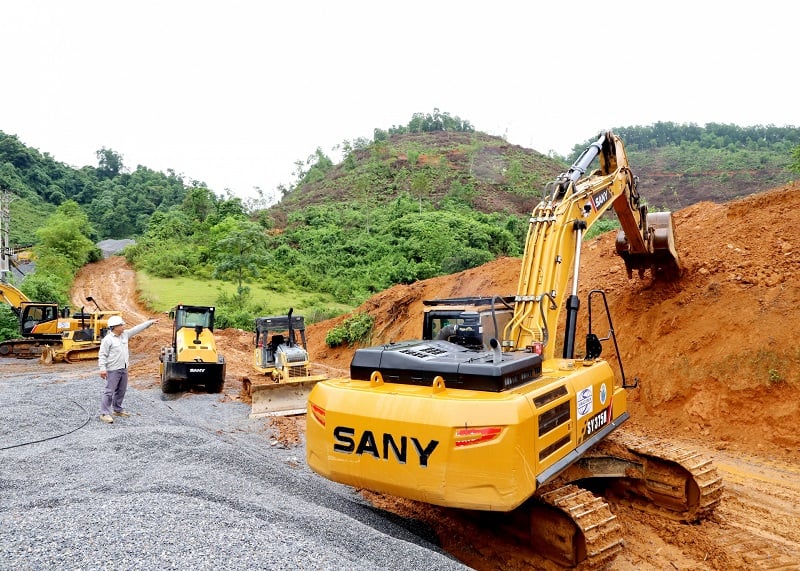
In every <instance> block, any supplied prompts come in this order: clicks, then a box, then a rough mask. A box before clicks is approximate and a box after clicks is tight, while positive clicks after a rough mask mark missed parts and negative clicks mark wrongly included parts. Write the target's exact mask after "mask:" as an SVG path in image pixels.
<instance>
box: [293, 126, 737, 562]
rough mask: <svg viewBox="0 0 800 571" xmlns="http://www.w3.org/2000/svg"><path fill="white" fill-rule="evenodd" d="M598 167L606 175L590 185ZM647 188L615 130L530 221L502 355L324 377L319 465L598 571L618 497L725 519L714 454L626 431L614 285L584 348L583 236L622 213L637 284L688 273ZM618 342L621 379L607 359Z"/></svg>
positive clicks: (401, 349)
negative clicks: (580, 342) (480, 520)
mask: <svg viewBox="0 0 800 571" xmlns="http://www.w3.org/2000/svg"><path fill="white" fill-rule="evenodd" d="M595 158H599V162H600V167H599V168H598V169H597V170H595V171H593V172H591V174H589V175H585V173H586V171H587V169H588V168H589V166H590V165H591V164H592V162H593V161H594V159H595ZM637 182H638V181H637V178H636V177H634V175H633V173H632V172H631V169H630V166H629V165H628V161H627V157H626V154H625V150H624V146H623V144H622V141H621V140H620V139H619V138H618V137H617V136H616V135H614V134H613V133H611V132H607V133H603V134H601V135H600V136H599V138H598V139H597V140H596V141H595V142H593V143H592V144H591V145H590V146H589V147H588V148H587V149H586V150H585V151H584V152H583V154H582V155H581V156H580V157H579V158H578V159H577V160H576V161H575V163H574V164H573V165H572V166H571V168H570V169H569V170H568V171H567V172H566V173H563V174H561V175H559V176H558V177H557V178H556V180H555V181H553V182H551V183H550V184H548V186H547V187H546V188H545V196H544V198H543V199H542V200H541V202H540V203H539V204H538V205H537V206H536V208H535V209H534V211H533V213H532V215H531V218H530V224H529V229H528V235H527V239H526V244H525V252H524V255H523V259H522V264H521V271H520V277H519V282H518V291H517V294H516V295H515V296H514V301H513V308H514V309H513V316H512V317H511V319H510V320H509V321H508V323H507V324H506V326H505V328H504V329H503V333H502V338H501V339H491V340H490V341H489V345H490V348H489V350H486V349H483V348H478V349H469V348H467V347H465V346H463V345H461V344H456V343H451V342H449V341H446V340H443V339H431V340H421V341H403V342H399V343H391V344H387V345H382V346H378V347H370V348H363V349H358V350H357V351H356V352H355V354H354V356H353V359H352V362H351V365H350V378H349V379H330V380H327V381H321V382H319V383H317V385H316V386H315V387H314V389H313V390H312V392H311V394H310V396H309V401H308V413H309V414H308V418H307V421H306V459H307V462H308V465H309V466H310V467H311V469H312V470H313V471H315V472H316V473H318V474H320V475H322V476H324V477H325V478H328V479H330V480H333V481H336V482H340V483H343V484H347V485H350V486H353V487H356V488H361V489H368V490H372V491H375V492H380V493H386V494H391V495H394V496H399V497H404V498H409V499H412V500H416V501H421V502H426V503H430V504H435V505H439V506H445V507H449V508H459V509H463V510H470V511H471V512H472V511H474V510H477V511H479V512H487V513H491V512H506V513H505V514H504V517H503V518H501V519H500V523H499V524H498V523H497V522H495V523H494V525H501V526H503V528H504V529H505V530H507V531H508V532H509V533H511V534H513V535H514V536H516V537H518V538H519V539H520V541H522V542H525V543H527V544H529V545H530V546H532V547H533V548H534V549H535V550H536V551H538V552H539V553H541V554H542V555H544V556H546V557H548V558H550V559H552V560H553V561H556V562H558V563H560V564H562V565H566V566H575V565H578V564H580V563H582V564H583V568H584V569H597V568H601V567H604V566H606V565H607V564H608V563H610V562H611V561H612V560H613V559H614V558H615V557H616V555H617V554H618V553H619V552H620V550H621V549H622V546H623V540H624V537H623V533H622V527H621V526H620V524H619V523H618V522H617V521H616V517H615V516H614V514H613V512H612V511H611V508H610V506H609V504H608V501H612V502H613V501H614V499H616V498H620V497H623V498H624V499H625V501H626V502H630V503H633V504H635V505H642V506H645V507H646V508H647V509H649V510H655V511H658V512H661V513H663V514H665V515H667V516H668V517H671V518H675V519H679V520H682V521H696V520H698V519H700V518H703V517H706V516H707V515H708V514H709V513H711V512H712V510H713V509H714V508H715V507H716V505H718V503H719V501H720V498H721V496H722V490H723V485H722V481H721V479H720V477H719V476H718V474H717V471H716V468H715V467H714V466H713V465H712V464H711V462H710V461H709V460H708V459H707V458H705V457H703V456H702V455H700V454H697V453H695V452H693V451H690V450H685V449H681V448H679V447H677V446H674V445H672V444H670V443H664V442H657V441H652V440H649V439H645V438H636V437H633V436H631V435H629V434H626V431H625V430H620V427H621V426H622V425H623V424H624V423H625V421H627V420H628V419H629V412H628V406H627V392H626V391H627V389H630V388H633V387H635V386H636V385H637V383H638V380H634V381H633V382H631V381H628V380H627V379H626V378H625V374H624V371H623V368H622V363H621V360H620V359H619V350H618V348H617V338H616V333H615V332H614V329H613V323H612V320H611V315H610V313H609V310H608V305H607V303H606V300H605V295H604V293H603V291H602V290H600V289H593V290H591V291H590V292H589V293H588V295H587V307H586V317H587V318H588V319H587V321H588V324H587V325H586V348H585V351H584V352H583V354H582V355H576V351H575V337H576V332H577V330H578V326H577V323H578V315H579V310H580V300H579V298H578V284H579V278H580V249H581V242H582V239H583V235H584V232H585V231H586V230H587V229H588V228H589V227H590V226H591V225H592V224H593V223H594V222H596V221H597V220H598V219H599V218H600V217H601V216H602V215H603V214H604V213H605V212H607V211H608V210H609V209H610V208H612V207H613V209H614V211H615V212H616V215H617V217H618V219H619V223H620V226H621V230H620V231H619V233H618V236H617V241H616V251H617V253H618V254H619V255H620V256H621V257H622V258H623V260H624V262H625V266H626V269H627V270H628V274H629V277H632V272H633V271H634V270H636V271H638V272H639V274H640V275H642V276H643V275H644V273H645V272H646V271H647V270H649V271H650V272H651V273H652V277H653V280H654V283H657V282H659V281H661V280H671V279H677V278H678V277H679V276H680V272H681V267H680V263H679V260H678V256H677V252H676V250H675V245H674V235H673V230H672V218H671V214H670V213H668V212H666V213H648V212H647V207H646V205H645V204H644V203H643V202H642V201H641V199H640V196H639V193H638V190H637ZM562 309H566V312H565V314H564V316H563V317H564V319H563V323H560V321H559V318H560V317H561V311H562ZM598 314H599V315H598ZM598 324H600V325H599V326H600V327H603V329H604V331H607V334H606V335H604V336H603V337H602V338H601V336H599V335H598V334H597V333H596V332H595V331H596V330H597V329H598ZM605 327H607V329H605ZM560 332H563V341H562V342H561V343H560V348H561V353H560V355H557V339H556V336H557V334H558V333H560ZM604 342H611V343H613V348H614V352H615V353H616V357H617V359H616V361H617V362H616V363H615V365H614V366H616V368H617V369H618V373H617V372H615V369H614V366H612V364H611V363H610V362H609V361H607V360H605V359H603V358H601V352H602V349H603V343H604Z"/></svg>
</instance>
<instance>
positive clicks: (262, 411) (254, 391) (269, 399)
mask: <svg viewBox="0 0 800 571" xmlns="http://www.w3.org/2000/svg"><path fill="white" fill-rule="evenodd" d="M323 379H325V376H324V375H319V376H314V377H305V378H304V379H302V380H297V381H289V382H282V383H273V382H271V381H265V382H262V383H253V382H252V381H250V380H249V379H247V380H245V381H243V382H244V384H245V392H249V396H250V399H251V405H250V406H251V408H250V418H260V417H264V416H291V415H295V414H305V413H306V409H307V407H308V395H309V394H310V393H311V389H313V388H314V385H316V384H317V383H318V382H319V381H321V380H323ZM248 385H249V387H248Z"/></svg>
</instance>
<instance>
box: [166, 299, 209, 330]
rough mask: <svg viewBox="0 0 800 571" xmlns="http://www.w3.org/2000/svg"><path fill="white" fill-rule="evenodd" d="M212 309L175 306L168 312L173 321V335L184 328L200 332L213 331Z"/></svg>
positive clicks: (197, 306) (195, 306)
mask: <svg viewBox="0 0 800 571" xmlns="http://www.w3.org/2000/svg"><path fill="white" fill-rule="evenodd" d="M214 309H215V308H214V307H209V306H200V305H176V306H175V307H173V308H172V309H171V310H170V312H169V317H170V319H172V321H173V328H174V331H173V332H174V333H176V334H177V333H178V331H179V330H181V329H183V328H184V327H188V328H189V329H194V330H196V329H197V328H198V327H199V328H200V331H202V330H203V329H208V330H209V331H214Z"/></svg>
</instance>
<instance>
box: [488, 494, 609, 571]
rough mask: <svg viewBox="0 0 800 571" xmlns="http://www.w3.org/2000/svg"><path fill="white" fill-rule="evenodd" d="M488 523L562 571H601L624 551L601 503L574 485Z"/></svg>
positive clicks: (607, 510) (532, 500)
mask: <svg viewBox="0 0 800 571" xmlns="http://www.w3.org/2000/svg"><path fill="white" fill-rule="evenodd" d="M489 517H490V518H492V519H491V522H492V523H493V527H494V526H498V527H500V528H501V529H503V533H504V534H507V535H510V536H513V537H515V538H516V539H517V540H518V541H519V542H520V543H522V544H525V545H527V546H528V547H530V548H531V550H532V551H534V552H535V553H537V554H538V555H540V556H542V557H546V558H547V559H549V560H551V561H554V562H556V563H558V564H559V565H563V566H566V567H575V566H578V565H580V568H581V570H586V571H594V570H598V569H603V568H605V567H606V566H607V565H608V564H609V563H610V562H611V561H613V560H614V559H615V558H616V557H617V555H618V554H619V552H620V551H622V548H623V538H622V526H621V525H620V524H619V522H618V521H617V516H615V515H614V514H613V513H611V510H610V509H609V507H608V504H607V503H606V502H605V500H604V499H603V498H601V497H599V496H597V495H595V494H594V493H592V492H590V491H589V490H585V489H583V488H580V487H579V486H576V485H574V484H568V485H566V486H562V487H558V488H554V489H549V490H548V491H545V492H542V493H539V494H537V495H536V496H534V497H533V498H531V499H530V500H528V501H527V502H525V503H524V504H523V505H522V506H520V507H519V508H517V509H516V510H514V511H513V512H511V513H510V514H493V515H492V516H489Z"/></svg>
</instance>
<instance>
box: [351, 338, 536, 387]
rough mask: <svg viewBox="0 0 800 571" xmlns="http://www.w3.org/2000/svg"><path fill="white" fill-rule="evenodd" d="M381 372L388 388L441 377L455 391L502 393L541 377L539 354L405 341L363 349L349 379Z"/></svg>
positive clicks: (356, 355) (415, 383) (354, 356)
mask: <svg viewBox="0 0 800 571" xmlns="http://www.w3.org/2000/svg"><path fill="white" fill-rule="evenodd" d="M373 371H380V373H381V374H382V375H383V379H384V381H385V382H388V383H399V384H405V385H419V386H430V385H431V384H432V383H433V381H434V379H435V378H436V377H441V378H442V379H443V380H444V382H445V384H446V385H447V386H448V387H450V388H453V389H470V390H476V391H492V392H501V391H505V390H508V389H512V388H514V387H517V386H520V385H523V384H525V383H529V382H530V381H532V380H533V379H535V378H537V377H539V376H540V375H541V374H542V358H541V356H540V355H537V354H535V353H502V354H496V353H495V352H493V351H471V350H469V349H467V348H465V347H462V346H461V345H457V344H455V343H450V342H448V341H437V340H432V341H404V342H401V343H392V344H389V345H379V346H377V347H368V348H364V349H358V350H357V351H356V352H355V354H354V355H353V360H352V361H351V363H350V377H351V378H352V379H354V380H361V381H367V380H369V379H370V377H371V375H372V373H373Z"/></svg>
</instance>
